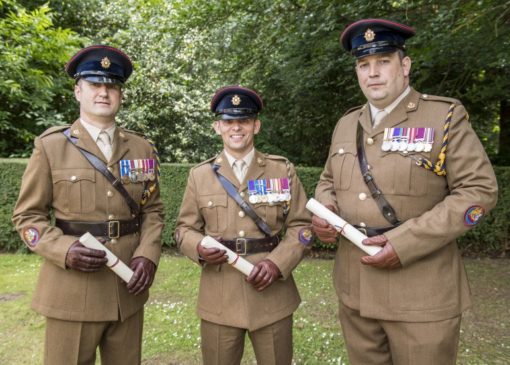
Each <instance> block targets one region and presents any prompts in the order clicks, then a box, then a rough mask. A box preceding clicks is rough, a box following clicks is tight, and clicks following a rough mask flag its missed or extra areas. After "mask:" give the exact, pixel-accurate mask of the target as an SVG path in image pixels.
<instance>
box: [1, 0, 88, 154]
mask: <svg viewBox="0 0 510 365" xmlns="http://www.w3.org/2000/svg"><path fill="white" fill-rule="evenodd" d="M0 15H1V17H0V39H1V42H0V100H2V103H1V104H0V134H1V135H2V139H1V140H0V156H2V155H3V156H7V155H11V156H12V155H17V156H20V155H22V156H27V155H28V154H29V153H30V150H31V148H30V146H31V142H32V140H33V138H34V136H35V135H37V134H40V133H41V132H42V131H43V130H44V129H46V128H47V127H48V126H51V125H56V124H62V123H64V122H65V123H67V122H69V119H70V115H72V114H71V110H72V109H74V110H73V113H74V114H75V115H76V109H75V106H74V105H70V104H73V103H71V102H70V100H72V94H71V87H70V85H71V83H70V81H69V80H68V79H67V77H66V76H65V75H64V73H63V72H62V69H63V65H64V64H65V63H66V62H67V60H68V58H69V56H70V55H71V54H72V52H73V51H74V50H76V48H77V47H78V46H79V44H80V41H81V38H80V37H79V36H77V35H76V34H75V33H74V32H72V31H70V30H68V29H61V28H56V27H54V25H53V22H52V18H53V14H52V12H51V10H50V8H49V6H48V5H47V4H45V5H42V6H40V7H37V8H35V9H34V10H31V11H27V10H26V9H25V8H23V7H21V6H19V5H18V3H17V2H16V1H14V0H8V1H0ZM70 106H71V107H72V109H70V108H69V107H70Z"/></svg>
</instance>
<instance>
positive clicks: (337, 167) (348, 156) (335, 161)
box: [330, 142, 357, 190]
mask: <svg viewBox="0 0 510 365" xmlns="http://www.w3.org/2000/svg"><path fill="white" fill-rule="evenodd" d="M330 158H331V165H332V170H333V180H334V186H335V189H337V190H348V189H349V188H350V187H351V181H352V175H353V169H354V168H356V167H357V164H356V159H357V153H356V144H355V143H350V142H339V143H335V144H334V145H333V147H332V149H331V156H330Z"/></svg>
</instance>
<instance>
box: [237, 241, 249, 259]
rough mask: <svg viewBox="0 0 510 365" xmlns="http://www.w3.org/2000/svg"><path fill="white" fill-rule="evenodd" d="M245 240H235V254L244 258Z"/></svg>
mask: <svg viewBox="0 0 510 365" xmlns="http://www.w3.org/2000/svg"><path fill="white" fill-rule="evenodd" d="M246 249H247V248H246V238H236V253H237V254H239V255H241V256H244V255H246Z"/></svg>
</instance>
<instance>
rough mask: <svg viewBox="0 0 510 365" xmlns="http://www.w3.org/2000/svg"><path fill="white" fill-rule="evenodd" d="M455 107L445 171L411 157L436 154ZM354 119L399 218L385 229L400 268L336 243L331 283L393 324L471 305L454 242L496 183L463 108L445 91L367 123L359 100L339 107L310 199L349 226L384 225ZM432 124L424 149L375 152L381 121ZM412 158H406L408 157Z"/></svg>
mask: <svg viewBox="0 0 510 365" xmlns="http://www.w3.org/2000/svg"><path fill="white" fill-rule="evenodd" d="M452 103H454V104H455V109H454V112H453V117H452V120H451V125H450V137H449V144H448V148H447V152H446V171H447V175H446V176H438V175H436V174H435V173H433V172H431V171H428V170H425V169H424V168H423V167H420V166H418V165H417V164H416V162H415V160H414V159H413V158H415V157H418V156H419V155H421V156H425V157H426V158H428V159H429V160H431V161H432V162H433V163H435V162H436V161H437V158H438V154H439V151H440V149H441V142H442V138H443V133H442V131H443V125H444V121H445V119H446V116H447V113H448V108H449V107H450V105H451V104H452ZM358 122H360V123H361V125H362V127H363V130H364V148H365V150H366V155H367V160H368V164H369V165H370V166H371V171H372V173H373V176H374V179H375V182H376V184H377V185H378V187H379V189H380V190H381V191H382V192H383V193H384V196H385V197H386V199H387V200H388V202H389V203H390V204H391V205H392V206H393V208H394V209H395V211H396V214H397V217H398V218H399V219H400V221H403V222H404V223H403V224H401V225H400V226H398V227H397V228H394V229H392V230H390V231H388V232H387V233H385V235H386V237H387V238H388V239H389V241H390V242H391V243H392V245H393V247H394V248H395V251H396V253H397V255H398V257H399V258H400V261H401V263H402V268H400V269H397V270H381V269H376V268H373V267H369V266H364V265H362V264H361V263H360V257H362V256H363V255H364V253H363V251H361V250H360V249H359V248H357V247H356V246H354V245H353V244H351V243H350V242H348V241H346V240H345V239H344V238H343V237H342V238H341V240H340V245H339V249H338V251H337V254H336V261H335V268H334V274H333V275H334V283H335V288H336V291H337V294H338V296H339V298H340V300H341V301H342V302H343V303H344V304H345V305H346V306H348V307H350V308H353V309H356V310H359V311H360V312H361V315H362V316H366V317H372V318H377V319H383V320H396V321H413V322H414V321H417V322H422V321H437V320H443V319H447V318H451V317H454V316H457V315H459V314H460V313H461V312H462V311H463V310H464V309H466V308H467V307H468V306H470V304H471V302H470V289H469V285H468V282H467V278H466V273H465V270H464V266H463V264H462V260H461V257H460V255H459V251H458V248H457V245H456V241H455V239H456V238H457V237H458V236H460V235H461V234H463V233H464V232H466V231H467V230H468V229H469V227H468V226H466V225H465V224H464V216H465V212H466V211H467V210H468V209H469V208H470V207H472V206H477V205H478V206H482V207H483V208H484V209H485V211H486V212H488V211H489V210H490V209H491V208H493V207H494V206H495V204H496V200H497V182H496V177H495V175H494V171H493V169H492V167H491V164H490V162H489V159H488V158H487V155H486V153H485V151H484V148H483V146H482V144H481V143H480V140H479V139H478V137H477V136H476V134H475V132H474V131H473V129H472V128H471V125H470V123H469V121H468V116H467V113H466V110H465V109H464V107H463V106H462V105H461V104H460V103H459V101H457V100H454V99H449V98H443V97H437V96H431V95H424V94H420V93H418V92H416V91H415V90H411V92H410V93H409V95H407V96H406V97H405V98H404V100H402V102H401V103H400V104H399V105H397V107H396V108H395V109H394V110H393V111H392V112H391V113H390V114H389V115H388V116H387V117H386V119H384V120H383V121H382V123H381V124H380V125H379V126H377V127H376V128H375V129H372V124H371V118H370V108H369V106H368V104H367V105H365V106H363V107H361V108H358V109H356V110H354V111H351V112H348V113H347V114H346V115H345V116H343V117H342V118H341V119H340V121H339V122H338V124H337V126H336V128H335V131H334V133H333V139H332V142H331V148H330V152H329V157H328V159H327V162H326V166H325V168H324V171H323V173H322V175H321V178H320V181H319V184H318V186H317V189H316V198H317V199H318V200H319V201H321V202H322V203H323V204H327V203H329V204H333V205H334V206H336V207H337V209H338V212H339V215H340V216H341V217H342V218H344V219H345V220H346V221H347V222H349V223H351V224H357V225H363V224H366V226H367V227H386V226H389V225H390V224H389V223H388V222H387V221H386V220H385V219H384V217H383V216H382V214H381V212H380V210H379V208H378V206H377V204H376V202H375V201H374V199H373V198H372V197H371V195H370V192H369V190H368V188H367V186H366V184H365V183H364V181H363V179H362V176H361V172H360V167H359V163H358V159H357V152H356V128H357V124H358ZM391 127H433V128H434V130H435V139H434V144H433V148H432V151H431V152H428V153H426V152H421V153H416V152H413V153H411V152H410V153H406V154H404V153H399V152H383V151H382V150H381V144H382V142H383V133H384V128H391ZM412 155H414V157H412Z"/></svg>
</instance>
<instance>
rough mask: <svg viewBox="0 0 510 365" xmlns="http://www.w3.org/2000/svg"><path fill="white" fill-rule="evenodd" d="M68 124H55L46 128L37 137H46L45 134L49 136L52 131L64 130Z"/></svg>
mask: <svg viewBox="0 0 510 365" xmlns="http://www.w3.org/2000/svg"><path fill="white" fill-rule="evenodd" d="M69 127H70V125H56V126H54V127H50V128H48V129H46V130H45V131H44V132H43V133H42V134H41V135H40V136H39V138H43V137H46V136H49V135H50V134H53V133H56V132H62V131H64V130H66V129H67V128H69Z"/></svg>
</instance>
